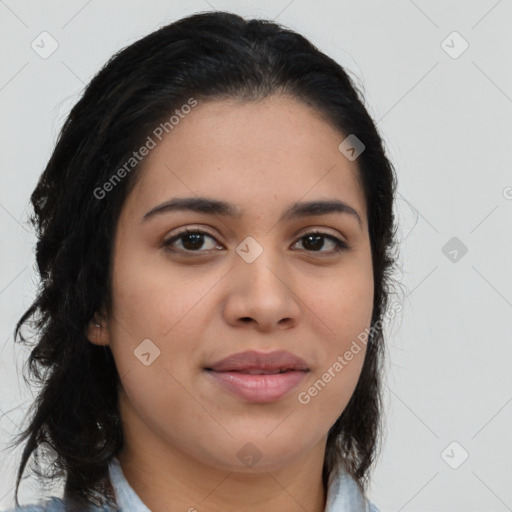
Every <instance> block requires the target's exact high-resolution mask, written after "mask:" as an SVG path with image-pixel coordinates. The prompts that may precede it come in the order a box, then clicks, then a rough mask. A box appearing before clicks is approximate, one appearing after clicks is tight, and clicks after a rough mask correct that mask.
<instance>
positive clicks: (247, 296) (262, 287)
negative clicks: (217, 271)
mask: <svg viewBox="0 0 512 512" xmlns="http://www.w3.org/2000/svg"><path fill="white" fill-rule="evenodd" d="M242 248H244V247H242ZM241 254H242V256H238V255H237V256H236V257H235V261H234V263H233V265H234V267H233V268H232V269H231V271H230V273H229V275H228V276H227V278H228V279H229V284H228V295H227V299H226V301H225V305H224V316H225V320H226V322H227V323H228V324H230V325H232V326H237V327H241V326H242V327H247V328H256V329H257V330H258V331H262V332H268V331H272V330H286V329H290V328H293V327H295V326H296V325H297V324H298V321H299V315H300V311H301V303H300V299H299V297H298V294H297V292H298V290H297V289H296V288H297V283H296V282H294V278H293V275H292V273H291V271H290V269H287V268H286V266H285V262H284V261H283V258H282V256H281V257H280V256H279V255H277V254H276V253H275V251H272V250H271V249H265V250H263V251H261V252H260V254H259V255H258V256H257V257H256V258H255V259H254V260H252V261H251V258H245V257H244V254H243V252H242V253H241Z"/></svg>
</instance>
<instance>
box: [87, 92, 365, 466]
mask: <svg viewBox="0 0 512 512" xmlns="http://www.w3.org/2000/svg"><path fill="white" fill-rule="evenodd" d="M344 138H345V135H343V134H342V133H340V132H339V131H337V130H335V129H334V128H333V127H332V126H331V125H329V124H328V123H327V122H326V121H325V120H324V119H323V118H322V117H321V116H319V114H318V113H317V111H315V110H314V109H312V108H311V107H309V106H308V105H306V104H304V103H302V102H299V101H298V100H294V99H291V98H287V97H282V96H272V97H269V98H266V99H264V100H261V101H258V102H250V103H241V102H237V101H231V100H222V101H210V102H200V103H198V105H197V106H196V107H195V108H194V109H193V110H192V111H191V112H190V113H189V114H188V115H187V116H186V117H184V118H183V119H181V120H180V122H179V124H178V125H176V126H175V127H174V128H173V130H172V131H171V132H169V134H168V135H166V136H165V137H164V138H163V139H162V141H161V142H159V143H158V144H157V146H156V147H155V148H153V149H152V150H151V152H150V153H149V155H148V156H146V158H145V160H144V162H143V164H144V168H143V170H142V172H141V174H140V176H139V177H138V180H137V183H136V185H135V187H134V189H133V190H132V192H131V193H130V195H129V196H128V198H127V200H126V201H125V204H124V205H123V209H122V212H121V215H120V218H119V220H118V225H117V230H116V236H115V241H114V248H113V250H114V253H113V270H112V282H113V290H112V296H113V305H112V311H110V315H109V319H108V323H107V324H104V325H103V327H102V328H101V329H99V330H98V329H97V328H94V329H93V330H91V331H90V333H89V338H90V340H91V342H93V343H96V344H109V345H110V347H111V350H112V352H113V355H114V358H115V361H116V365H117V368H118V371H119V375H120V380H121V388H120V408H121V415H122V421H123V428H124V430H125V432H126V439H127V443H130V442H131V443H136V442H140V444H141V446H142V445H144V447H145V449H147V450H148V451H152V453H153V454H154V455H155V456H157V457H158V456H166V455H169V454H172V453H177V452H179V453H181V454H183V455H185V456H186V457H187V458H188V459H189V460H196V461H200V462H201V463H203V464H204V463H206V464H208V465H211V466H214V467H217V468H223V469H230V470H236V471H258V470H265V471H269V470H272V469H277V468H279V467H284V466H285V465H286V464H290V463H291V462H292V461H294V460H297V459H298V458H300V457H304V456H307V454H308V453H311V452H312V451H314V450H318V449H320V448H321V450H324V449H325V441H326V437H327V433H328V430H329V428H330V427H331V426H332V425H333V423H334V422H335V421H336V419H337V418H338V417H339V415H340V414H341V413H342V412H343V410H344V408H345V407H346V405H347V403H348V401H349V399H350V397H351V395H352V393H353V391H354V389H355V386H356V383H357V380H358V378H359V375H360V372H361V368H362V365H363V361H364V357H365V353H366V350H365V349H366V347H365V344H364V343H361V342H360V341H358V335H360V333H362V332H363V333H364V331H365V329H368V328H369V326H370V321H371V316H372V307H373V286H374V283H373V274H372V259H371V251H370V239H369V234H368V225H367V217H366V205H365V202H364V195H363V190H362V188H361V186H360V184H359V182H358V180H357V167H356V165H357V164H356V162H357V161H350V160H348V159H347V158H346V157H345V156H344V155H343V154H342V153H341V152H340V151H339V149H338V146H339V144H340V142H341V141H342V140H343V139H344ZM199 197H204V198H208V199H211V200H214V201H218V202H223V203H228V204H229V205H231V209H232V210H233V212H234V213H236V215H229V214H228V213H229V212H228V209H227V208H224V209H222V208H214V207H213V206H211V205H210V206H209V207H208V208H203V209H202V211H200V210H201V209H197V208H196V209H195V210H194V209H187V208H185V207H183V208H178V209H176V208H171V207H170V206H167V207H162V208H160V206H161V205H163V204H165V203H167V202H168V201H170V200H171V199H174V200H176V199H182V198H193V199H197V198H199ZM104 200H108V198H106V199H104ZM318 201H338V202H340V203H341V202H342V203H345V204H346V205H348V206H349V208H346V207H343V206H341V207H337V208H331V209H327V211H322V208H320V207H317V208H316V209H309V210H308V209H307V208H302V210H301V209H300V208H299V209H298V208H297V207H298V206H299V205H301V204H302V203H310V202H318ZM340 203H338V204H340ZM204 204H206V202H205V203H203V205H204ZM182 206H183V205H182ZM189 206H190V205H189ZM292 207H295V209H296V210H297V211H296V212H295V213H296V214H295V215H292V214H289V215H285V213H286V212H288V210H289V209H290V208H292ZM301 211H302V215H301V214H299V213H300V212H301ZM149 212H151V213H149ZM212 212H213V213H212ZM233 212H232V213H233ZM297 212H298V213H297ZM185 230H188V231H189V232H191V233H189V234H186V233H185ZM338 241H339V243H340V244H341V246H340V247H339V246H338ZM354 340H355V341H356V345H354ZM355 346H357V347H358V348H355ZM247 351H254V352H256V354H254V353H252V356H253V357H252V358H251V354H249V357H248V358H237V357H235V358H234V359H231V360H229V361H228V362H226V364H224V365H217V364H216V363H218V362H219V361H221V360H223V359H224V358H226V357H228V356H232V355H233V354H238V353H241V352H247ZM274 351H286V352H288V353H289V354H288V356H286V355H285V356H284V357H278V356H275V357H274V355H272V354H271V353H273V352H274ZM349 353H350V354H349ZM281 356H282V354H281ZM298 358H300V361H301V364H302V366H301V364H299V363H298V361H299V359H298ZM214 369H217V371H213V370H214ZM276 371H283V372H284V373H280V374H279V375H276V374H275V372H276ZM254 373H259V374H254ZM271 373H273V374H272V375H271ZM137 440H138V441H137ZM249 443H252V444H249ZM319 447H320V448H319ZM322 453H323V452H322ZM247 455H249V456H252V457H253V460H254V461H257V463H256V464H253V465H252V467H251V465H250V464H247V460H248V459H247Z"/></svg>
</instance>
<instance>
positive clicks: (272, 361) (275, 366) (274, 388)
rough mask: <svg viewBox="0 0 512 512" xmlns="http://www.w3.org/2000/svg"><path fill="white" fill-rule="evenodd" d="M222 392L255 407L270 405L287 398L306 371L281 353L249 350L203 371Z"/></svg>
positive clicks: (297, 359)
mask: <svg viewBox="0 0 512 512" xmlns="http://www.w3.org/2000/svg"><path fill="white" fill-rule="evenodd" d="M205 371H206V372H207V374H208V375H210V376H211V378H213V379H214V380H215V381H216V382H217V383H218V384H220V385H221V386H222V388H223V389H224V390H226V391H228V392H230V393H232V394H234V395H236V396H238V397H240V398H243V399H244V400H247V401H249V402H255V403H265V402H274V401H276V400H279V399H280V398H283V397H284V396H286V395H287V394H289V393H290V392H291V391H292V390H293V389H294V388H296V387H297V386H298V385H299V383H300V382H301V381H302V380H303V379H304V378H305V376H306V374H307V373H308V372H309V371H310V370H309V367H308V365H307V363H306V361H304V359H302V358H300V357H298V356H296V355H295V354H292V353H291V352H287V351H284V350H276V351H273V352H267V353H264V352H256V351H254V350H249V351H246V352H240V353H238V354H233V355H231V356H228V357H226V358H225V359H222V360H220V361H217V362H216V363H214V364H212V365H210V366H208V367H206V368H205Z"/></svg>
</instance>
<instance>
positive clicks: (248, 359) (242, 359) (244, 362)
mask: <svg viewBox="0 0 512 512" xmlns="http://www.w3.org/2000/svg"><path fill="white" fill-rule="evenodd" d="M206 370H212V371H214V372H229V371H243V370H262V371H276V370H283V371H284V370H300V371H308V370H309V368H308V365H307V363H306V361H304V359H302V358H300V357H298V356H296V355H295V354H292V353H291V352H288V351H286V350H275V351H273V352H257V351H255V350H247V351H245V352H239V353H237V354H232V355H230V356H228V357H226V358H224V359H221V360H220V361H217V362H215V363H213V364H211V365H209V366H207V367H206Z"/></svg>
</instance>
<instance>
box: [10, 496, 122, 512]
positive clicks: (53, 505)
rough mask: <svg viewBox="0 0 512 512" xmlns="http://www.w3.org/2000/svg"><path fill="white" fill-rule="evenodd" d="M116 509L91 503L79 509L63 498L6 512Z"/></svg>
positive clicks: (99, 511)
mask: <svg viewBox="0 0 512 512" xmlns="http://www.w3.org/2000/svg"><path fill="white" fill-rule="evenodd" d="M114 510H115V509H114V508H112V507H108V506H103V507H100V506H97V505H94V504H93V503H91V504H90V505H87V506H85V507H83V506H81V507H77V506H76V505H74V504H71V503H70V502H69V501H65V500H63V499H62V498H57V497H55V496H54V497H52V498H49V499H47V500H43V501H39V502H37V503H31V504H29V505H22V506H20V507H16V508H12V509H9V510H5V511H4V512H113V511H114Z"/></svg>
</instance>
